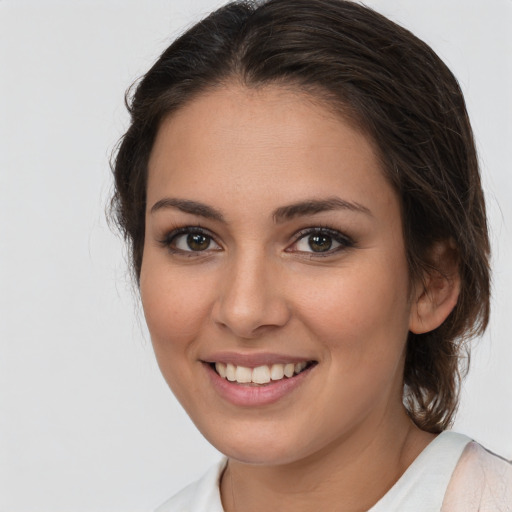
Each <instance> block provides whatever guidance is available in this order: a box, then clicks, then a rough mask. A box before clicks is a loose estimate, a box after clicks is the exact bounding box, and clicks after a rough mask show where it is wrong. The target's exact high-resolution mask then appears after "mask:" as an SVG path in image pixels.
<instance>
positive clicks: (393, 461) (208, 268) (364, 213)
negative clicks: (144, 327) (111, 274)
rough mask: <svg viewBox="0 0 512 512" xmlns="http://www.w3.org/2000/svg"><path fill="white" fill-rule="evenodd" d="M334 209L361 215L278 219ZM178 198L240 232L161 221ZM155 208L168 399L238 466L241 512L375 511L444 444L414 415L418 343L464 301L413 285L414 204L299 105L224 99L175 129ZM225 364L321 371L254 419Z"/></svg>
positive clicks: (194, 218)
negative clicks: (408, 381) (280, 212)
mask: <svg viewBox="0 0 512 512" xmlns="http://www.w3.org/2000/svg"><path fill="white" fill-rule="evenodd" d="M334 196H336V197H338V198H341V199H342V200H343V201H347V202H349V203H350V204H352V205H357V206H358V208H355V209H354V208H335V209H331V210H328V211H322V212H319V213H311V212H309V213H306V214H300V215H295V216H291V217H287V218H281V219H279V221H276V219H275V215H274V214H275V212H276V210H277V209H279V208H282V207H285V206H288V205H290V204H295V203H297V202H301V201H305V200H311V199H315V200H323V199H326V198H332V197H334ZM169 198H171V199H173V200H174V199H176V198H178V199H180V200H188V201H194V202H197V203H201V204H203V205H206V206H208V207H209V208H213V209H215V211H216V212H217V213H219V214H221V215H222V217H223V220H220V219H218V218H207V217H205V216H203V215H202V214H200V213H201V212H199V213H198V212H197V211H196V213H190V212H188V213H187V212H184V211H182V209H180V208H179V207H176V206H172V205H171V204H169V201H168V203H167V206H163V207H160V208H156V209H154V210H153V211H152V209H153V207H154V205H155V204H156V203H158V202H159V201H160V202H161V201H162V200H166V199H169ZM147 205H148V210H147V213H146V239H145V245H144V255H143V262H142V271H141V276H140V291H141V296H142V302H143V306H144V311H145V315H146V320H147V323H148V327H149V331H150V333H151V338H152V342H153V346H154V350H155V353H156V357H157V360H158V363H159V365H160V368H161V371H162V373H163V375H164V377H165V379H166V381H167V382H168V384H169V386H170V387H171V389H172V390H173V392H174V393H175V395H176V396H177V398H178V399H179V401H180V402H181V404H182V405H183V407H184V408H185V409H186V411H187V412H188V414H189V415H190V417H191V418H192V420H193V421H194V422H195V424H196V425H197V427H198V428H199V430H200V431H201V432H202V433H203V435H204V436H205V437H206V438H207V439H208V440H209V441H210V442H211V443H212V444H213V445H214V446H216V447H217V448H218V449H219V450H220V451H221V452H223V453H224V454H226V455H227V456H228V457H229V464H228V467H227V469H226V471H225V473H224V476H223V478H222V482H221V495H222V500H223V506H224V507H225V510H226V511H227V512H232V511H235V510H238V511H240V510H244V511H246V512H251V511H253V510H254V511H257V510H258V511H261V510H266V509H267V508H264V507H269V508H268V509H269V510H273V509H276V508H277V507H278V508H279V510H282V511H287V510H290V511H291V510H294V511H302V510H304V511H306V510H308V511H309V510H325V511H330V510H333V511H334V510H336V511H359V510H361V511H363V510H368V508H370V507H371V506H372V505H373V504H374V503H375V502H377V501H378V499H379V498H380V497H381V496H383V495H384V494H385V493H386V491H387V490H388V489H389V488H390V487H391V486H392V485H393V484H394V483H395V482H396V480H397V479H398V478H399V477H400V475H401V474H402V473H403V472H404V471H405V469H406V468H407V467H408V466H409V465H410V463H411V462H412V461H413V460H414V458H415V457H416V456H417V455H418V454H419V453H420V452H421V450H422V449H423V448H424V447H425V446H426V445H427V444H428V443H429V442H430V441H431V440H432V439H433V437H434V436H432V435H431V434H428V433H426V432H422V431H420V430H419V429H418V428H417V427H416V426H415V425H414V424H413V423H412V422H411V421H410V419H409V418H408V416H407V415H406V413H405V410H404V407H403V405H402V401H401V396H402V376H403V367H404V353H405V343H406V339H407V334H408V331H409V330H414V331H415V332H420V331H422V330H423V331H424V330H428V329H431V328H433V327H435V325H434V324H436V323H437V324H439V323H440V322H442V321H443V320H444V318H445V317H446V316H447V314H448V313H449V311H450V310H451V307H453V304H454V303H455V300H456V296H455V299H453V296H452V295H453V294H454V293H455V292H456V290H455V292H454V291H453V290H452V292H453V293H452V292H451V295H450V294H448V295H449V296H448V295H447V296H446V297H444V296H441V295H440V294H441V291H442V290H443V289H444V285H440V284H439V283H437V284H436V287H435V290H434V291H435V293H433V294H430V295H429V294H427V293H425V290H424V289H423V288H422V287H421V286H419V283H414V282H411V279H410V276H409V272H408V268H407V262H406V256H405V247H404V240H403V235H402V222H401V214H400V205H399V201H398V198H397V196H396V193H395V192H394V190H393V189H392V187H391V186H390V185H389V183H388V182H387V181H386V179H385V178H384V176H383V174H382V171H381V168H380V164H379V160H378V158H377V155H376V152H375V150H374V148H373V145H372V143H371V141H370V140H369V139H368V138H367V137H366V136H365V135H363V134H362V133H361V132H360V131H358V130H357V129H355V128H354V127H353V126H352V125H351V124H350V123H349V122H347V121H346V120H344V119H343V118H341V117H339V116H335V115H332V114H330V113H329V112H328V111H327V109H326V108H325V107H323V106H321V105H319V104H318V103H315V102H314V101H313V100H312V99H311V98H309V97H308V96H306V95H304V94H302V93H300V92H297V93H293V92H291V91H290V90H284V89H282V88H279V87H277V86H269V87H264V88H259V89H248V88H244V87H243V86H239V85H235V84H233V85H231V86H227V87H223V88H218V89H215V90H213V91H210V92H208V93H205V94H203V95H201V96H199V97H198V98H196V99H194V100H193V101H192V102H191V103H189V104H187V105H186V106H184V107H182V109H181V110H179V111H178V112H177V113H175V114H173V115H172V116H171V117H169V118H168V119H166V120H165V121H164V122H163V124H162V125H161V127H160V129H159V132H158V136H157V139H156V142H155V145H154V148H153V150H152V153H151V158H150V162H149V176H148V186H147ZM160 205H162V203H160ZM190 226H192V227H195V226H200V227H201V228H202V229H204V230H206V231H207V233H208V235H209V236H211V242H210V245H208V247H207V248H206V249H205V250H201V251H198V250H195V251H194V250H191V248H190V247H189V246H188V245H187V243H186V240H187V239H186V234H184V235H183V234H182V235H178V236H177V237H175V238H172V235H169V233H172V232H173V230H175V229H176V228H185V229H187V227H190ZM311 227H315V228H322V227H328V228H330V229H332V230H336V232H339V233H341V234H342V236H343V237H345V238H346V237H349V238H350V240H351V241H352V242H351V243H349V244H345V243H344V242H343V243H341V244H340V243H339V242H336V241H335V240H334V239H332V240H333V247H334V248H335V249H336V250H330V251H328V253H322V254H319V253H316V252H314V251H313V250H312V248H311V246H310V245H309V243H308V240H309V238H308V236H302V235H301V234H300V233H301V230H304V229H305V228H311ZM301 237H302V238H301ZM345 238H341V240H344V239H345ZM171 239H172V240H171ZM164 240H165V241H166V243H163V241H164ZM207 240H208V239H207ZM436 290H437V291H436ZM438 292H439V293H438ZM426 297H428V298H429V299H428V301H427V299H426ZM218 351H230V352H236V353H242V354H257V353H262V352H266V353H268V352H272V353H279V354H286V355H289V356H290V357H292V356H293V357H297V358H305V359H307V360H314V361H316V363H317V364H316V366H315V367H314V368H313V369H312V370H311V371H310V372H309V373H308V375H307V377H306V378H305V379H304V380H303V381H302V383H301V385H300V386H298V387H297V388H295V389H294V390H293V391H292V392H291V393H289V394H288V395H286V396H285V397H283V398H281V399H280V400H278V401H277V402H275V403H272V404H269V405H265V406H258V407H245V406H239V405H234V404H232V403H230V402H229V401H227V400H225V399H224V398H223V397H222V396H220V395H219V393H218V392H217V391H216V390H215V389H214V388H213V387H212V385H211V381H210V378H209V375H208V371H207V369H206V365H205V364H204V361H210V360H211V356H212V354H214V353H215V352H218ZM297 490H299V492H297ZM320 504H321V505H320Z"/></svg>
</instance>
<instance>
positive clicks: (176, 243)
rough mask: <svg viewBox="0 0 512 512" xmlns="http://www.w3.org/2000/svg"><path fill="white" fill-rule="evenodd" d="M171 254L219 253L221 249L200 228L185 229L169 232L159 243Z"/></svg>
mask: <svg viewBox="0 0 512 512" xmlns="http://www.w3.org/2000/svg"><path fill="white" fill-rule="evenodd" d="M160 243H161V244H162V245H163V246H165V247H167V248H169V249H170V250H171V251H172V252H188V253H192V252H205V251H212V250H213V251H219V250H221V247H220V246H219V244H217V243H216V242H215V240H214V239H213V237H212V236H211V235H210V234H208V233H207V232H206V231H205V230H203V229H202V228H200V227H186V228H180V229H176V230H174V231H171V232H170V233H169V234H168V235H167V236H166V237H165V238H164V240H162V241H161V242H160Z"/></svg>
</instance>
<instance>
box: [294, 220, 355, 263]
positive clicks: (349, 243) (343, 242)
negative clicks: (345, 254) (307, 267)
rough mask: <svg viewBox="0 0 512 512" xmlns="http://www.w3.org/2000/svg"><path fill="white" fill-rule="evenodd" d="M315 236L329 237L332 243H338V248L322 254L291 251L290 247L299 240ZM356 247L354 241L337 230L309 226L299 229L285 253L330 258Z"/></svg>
mask: <svg viewBox="0 0 512 512" xmlns="http://www.w3.org/2000/svg"><path fill="white" fill-rule="evenodd" d="M315 234H321V235H327V236H330V237H331V238H332V239H333V240H334V241H336V242H337V243H339V244H340V245H339V246H338V247H335V248H334V249H329V250H328V251H324V252H315V251H297V250H293V249H292V247H293V246H294V245H296V244H297V243H298V242H299V241H300V240H302V239H303V238H305V237H307V236H310V235H315ZM355 245H356V243H355V241H354V240H353V239H352V238H351V237H349V236H348V235H346V234H344V233H342V232H341V231H339V230H337V229H333V228H330V227H326V226H311V227H308V228H304V229H301V230H300V231H298V232H297V233H295V235H294V240H293V242H292V244H291V245H290V246H288V248H287V249H286V252H296V253H302V254H308V256H313V257H325V256H331V255H333V254H335V253H337V252H340V251H343V250H346V249H350V248H352V247H354V246H355Z"/></svg>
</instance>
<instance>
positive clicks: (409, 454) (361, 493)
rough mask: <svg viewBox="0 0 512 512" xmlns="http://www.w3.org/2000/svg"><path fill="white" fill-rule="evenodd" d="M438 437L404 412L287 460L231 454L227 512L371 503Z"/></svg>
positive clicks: (353, 511)
mask: <svg viewBox="0 0 512 512" xmlns="http://www.w3.org/2000/svg"><path fill="white" fill-rule="evenodd" d="M395 418H396V416H395ZM433 439H434V436H433V435H432V434H428V433H426V432H423V431H421V430H419V429H418V428H417V427H416V426H415V425H414V424H413V423H412V422H411V421H410V419H409V418H408V417H407V415H406V414H405V412H403V415H400V418H396V420H395V421H393V422H392V423H388V425H387V426H384V425H383V424H382V423H380V424H379V425H376V426H375V427H374V428H366V429H365V428H358V429H357V432H354V433H351V434H348V435H347V436H344V438H342V439H338V440H336V441H334V442H333V443H331V444H329V445H328V446H326V447H324V448H323V449H322V451H321V452H318V453H315V454H312V455H310V456H309V457H307V458H305V459H302V460H300V461H296V462H293V463H289V464H284V465H272V466H265V465H251V464H246V463H243V462H239V461H235V460H233V459H230V460H229V462H228V466H227V468H226V470H225V472H224V475H223V477H222V481H221V495H222V502H223V506H224V510H225V511H226V512H241V511H243V512H261V511H262V510H280V511H281V512H288V511H290V512H291V511H293V512H306V511H308V512H309V511H311V510H322V511H325V512H330V511H333V512H334V511H335V512H358V511H361V512H363V511H366V510H368V509H369V508H371V507H372V506H373V505H374V504H375V503H376V502H377V501H378V500H379V499H380V498H381V497H382V496H383V495H384V494H385V493H386V492H387V491H388V490H389V489H390V488H391V487H392V486H393V484H394V483H395V482H396V481H397V480H398V479H399V478H400V476H401V475H402V474H403V473H404V471H405V470H406V469H407V468H408V467H409V465H410V464H411V463H412V462H413V460H414V459H415V458H416V457H417V456H418V455H419V454H420V453H421V451H422V450H423V449H424V448H425V447H426V446H427V445H428V443H429V442H431V441H432V440H433Z"/></svg>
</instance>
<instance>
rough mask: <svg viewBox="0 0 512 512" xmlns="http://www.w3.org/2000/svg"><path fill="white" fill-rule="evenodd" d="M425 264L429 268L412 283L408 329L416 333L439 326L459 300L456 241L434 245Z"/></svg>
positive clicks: (428, 330) (445, 241)
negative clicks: (427, 264)
mask: <svg viewBox="0 0 512 512" xmlns="http://www.w3.org/2000/svg"><path fill="white" fill-rule="evenodd" d="M428 261H429V263H430V269H429V270H427V271H425V274H424V276H423V279H422V280H418V282H417V283H415V290H414V292H413V302H412V307H411V314H410V319H409V330H410V331H411V332H413V333H415V334H423V333H425V332H430V331H433V330H434V329H436V328H437V327H439V326H440V325H441V324H442V323H443V322H444V321H445V320H446V318H447V317H448V315H449V314H450V313H451V312H452V310H453V308H454V307H455V305H456V304H457V299H458V298H459V292H460V274H459V258H458V251H457V248H456V246H455V242H454V241H453V240H444V241H441V242H436V243H435V244H434V245H433V246H432V248H431V250H430V251H429V258H428Z"/></svg>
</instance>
